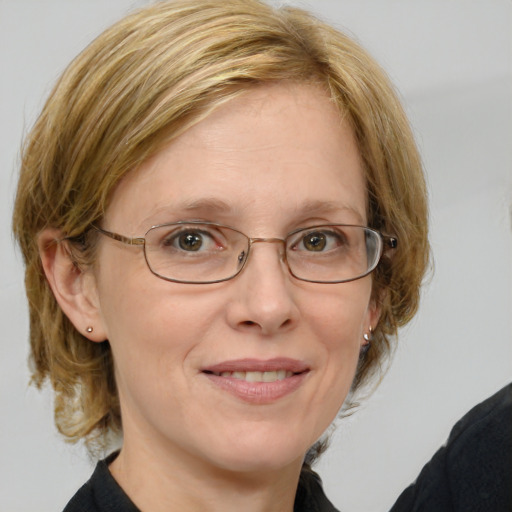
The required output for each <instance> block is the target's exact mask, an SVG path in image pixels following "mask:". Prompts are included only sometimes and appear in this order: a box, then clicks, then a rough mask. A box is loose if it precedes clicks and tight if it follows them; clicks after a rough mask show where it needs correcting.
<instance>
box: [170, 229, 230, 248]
mask: <svg viewBox="0 0 512 512" xmlns="http://www.w3.org/2000/svg"><path fill="white" fill-rule="evenodd" d="M220 238H221V236H220V233H218V236H217V237H216V236H215V233H214V232H213V230H211V229H208V228H207V227H204V228H203V227H201V229H198V228H196V227H194V228H185V229H181V230H179V231H176V230H174V231H172V232H170V233H167V234H166V235H165V236H164V237H162V241H161V245H162V247H168V248H170V249H174V250H177V251H185V252H195V253H198V252H211V251H215V250H219V249H222V248H223V244H222V242H221V241H220Z"/></svg>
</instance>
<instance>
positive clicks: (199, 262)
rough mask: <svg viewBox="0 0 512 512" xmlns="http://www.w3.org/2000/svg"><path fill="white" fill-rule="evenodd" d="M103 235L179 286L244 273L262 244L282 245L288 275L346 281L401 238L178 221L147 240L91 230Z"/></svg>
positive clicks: (341, 229)
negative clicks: (254, 233) (273, 233)
mask: <svg viewBox="0 0 512 512" xmlns="http://www.w3.org/2000/svg"><path fill="white" fill-rule="evenodd" d="M93 227H94V229H96V230H97V231H98V232H99V233H101V234H102V235H105V236H108V237H110V238H112V239H114V240H117V241H118V242H122V243H124V244H128V245H140V246H142V247H143V249H144V257H145V258H146V263H147V265H148V267H149V270H151V272H152V273H153V274H155V275H156V276H157V277H160V278H161V279H165V280H166V281H172V282H176V283H188V284H210V283H220V282H222V281H228V280H229V279H233V278H234V277H236V276H237V275H238V274H240V272H242V270H243V269H244V267H245V265H246V264H247V261H248V259H249V254H250V252H251V247H252V246H253V245H254V244H256V243H260V242H266V243H278V244H282V245H283V247H284V253H283V260H284V262H285V263H286V265H287V267H288V270H289V271H290V274H291V275H292V276H293V277H295V278H296V279H300V280H301V281H308V282H311V283H346V282H348V281H354V280H356V279H360V278H362V277H364V276H367V275H368V274H370V272H372V271H373V270H374V269H375V268H376V267H377V265H378V264H379V261H380V259H381V257H382V254H383V252H384V249H385V247H386V248H389V249H395V248H396V246H397V243H398V242H397V239H396V238H394V237H391V236H384V235H382V234H381V233H379V232H378V231H376V230H374V229H371V228H367V227H364V226H351V225H345V224H325V225H321V226H312V227H308V228H301V229H297V230H295V231H292V232H291V233H289V234H288V235H287V236H286V237H285V238H250V237H248V236H247V235H245V234H244V233H242V232H241V231H238V230H236V229H234V228H232V227H229V226H224V225H222V224H216V223H206V222H174V223H171V224H160V225H158V226H153V227H151V228H150V229H149V230H148V231H147V232H146V234H145V235H144V238H129V237H126V236H123V235H119V234H118V233H113V232H111V231H107V230H105V229H102V228H100V227H98V226H93Z"/></svg>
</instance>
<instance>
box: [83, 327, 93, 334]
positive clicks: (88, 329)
mask: <svg viewBox="0 0 512 512" xmlns="http://www.w3.org/2000/svg"><path fill="white" fill-rule="evenodd" d="M85 330H86V331H87V332H88V333H91V332H92V331H93V330H94V329H93V328H92V327H91V326H89V327H87V329H85Z"/></svg>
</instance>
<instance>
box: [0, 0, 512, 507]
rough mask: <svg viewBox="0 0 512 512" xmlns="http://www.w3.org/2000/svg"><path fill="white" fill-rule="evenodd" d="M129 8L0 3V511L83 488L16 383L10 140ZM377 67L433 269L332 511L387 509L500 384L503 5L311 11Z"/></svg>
mask: <svg viewBox="0 0 512 512" xmlns="http://www.w3.org/2000/svg"><path fill="white" fill-rule="evenodd" d="M144 3H145V2H144V1H138V2H135V1H133V0H109V1H108V2H107V1H104V0H74V1H68V0H44V1H41V0H0V70H1V72H0V76H1V78H0V219H1V221H0V240H1V242H2V243H1V244H0V261H1V265H0V340H1V343H0V511H5V512H29V511H30V512H33V511H35V510H37V511H39V512H56V511H58V510H61V509H62V508H63V506H64V505H65V503H66V502H67V500H68V499H69V497H70V496H71V495H72V494H73V493H74V492H75V490H76V489H77V488H78V487H79V486H80V485H81V484H82V483H83V482H85V480H86V479H87V478H88V477H89V475H90V473H91V471H92V467H93V466H92V463H91V461H90V460H89V459H88V456H87V454H86V453H85V452H84V450H83V449H82V448H81V447H70V446H67V445H66V444H65V443H64V442H63V441H61V439H60V438H59V436H58V434H57V433H56V430H55V428H54V426H53V420H52V399H51V394H50V393H49V391H48V390H46V392H43V393H39V392H37V391H36V390H35V389H33V388H31V387H29V386H28V378H29V373H28V370H27V365H26V359H27V353H28V342H27V338H28V327H27V325H28V321H27V308H26V304H25V296H24V289H23V270H22V265H21V258H20V256H19V253H18V252H17V250H16V249H15V248H14V246H13V243H12V236H11V234H10V216H11V208H12V201H13V194H14V189H15V183H16V172H17V171H16V168H17V163H18V155H19V147H20V143H21V139H22V135H23V134H24V133H25V132H26V131H27V130H28V128H29V127H30V126H31V125H32V124H33V122H34V120H35V116H36V115H37V112H38V111H39V109H40V108H41V106H42V104H43V100H44V98H45V97H46V95H47V94H48V93H49V91H50V88H51V86H52V84H53V83H54V81H55V80H56V78H57V76H58V75H59V73H60V72H61V71H62V69H63V68H64V66H65V65H66V64H67V63H68V62H69V61H70V60H71V58H72V57H74V56H75V55H76V54H77V53H78V52H79V51H80V50H81V49H82V48H83V47H84V46H85V45H86V44H87V43H88V42H89V41H90V40H91V39H92V38H93V37H94V36H96V35H97V34H99V33H100V31H102V30H103V29H104V28H106V27H107V26H108V25H110V24H111V23H112V22H114V21H115V20H117V19H118V18H119V17H121V16H122V15H123V14H125V13H126V12H127V11H129V10H130V9H132V8H133V7H136V6H141V5H143V4H144ZM290 3H294V4H298V5H301V6H305V7H308V8H310V9H312V10H314V11H316V12H317V13H318V14H319V15H320V16H321V17H323V18H324V19H327V20H329V21H330V22H332V23H333V24H335V25H336V26H338V27H339V28H342V29H345V30H347V31H348V32H350V33H351V34H353V35H355V36H356V38H357V39H358V40H359V41H360V42H361V43H362V44H363V45H364V46H365V47H366V48H367V49H369V50H370V52H371V53H373V55H374V56H375V57H376V58H377V59H378V60H379V61H380V62H381V63H382V64H383V66H384V67H385V68H386V69H387V71H388V72H389V74H390V75H391V77H392V79H393V80H394V82H395V84H396V85H397V87H398V88H399V90H400V92H401V94H402V96H403V99H404V102H405V105H406V109H407V111H408V113H409V115H410V118H411V121H412V124H413V126H414V129H415V132H416V135H417V139H418V142H419V145H420V147H421V149H422V153H423V157H424V161H425V166H426V170H427V174H428V181H429V188H430V194H431V222H432V225H431V231H432V245H433V255H434V260H435V271H434V274H433V277H432V278H431V280H430V282H429V283H428V284H427V285H426V286H425V289H424V297H423V304H422V307H421V312H420V313H419V315H418V316H417V318H416V319H415V321H413V323H412V324H411V325H410V326H408V327H407V328H406V329H404V330H403V331H402V332H401V333H400V336H399V343H398V349H397V352H396V356H395V360H394V362H393V365H392V367H391V369H390V371H389V373H388V374H387V376H386V377H385V379H384V381H383V382H382V384H381V386H380V387H379V389H378V390H377V392H376V393H375V394H374V395H373V396H372V397H371V398H370V400H369V401H368V402H366V403H365V405H364V406H363V407H362V409H361V410H360V411H359V412H358V413H357V414H356V415H354V416H352V417H351V418H349V419H348V420H344V421H342V422H341V423H340V424H339V425H338V428H337V430H336V433H335V434H334V437H333V443H332V446H331V448H330V451H329V452H327V454H326V455H325V456H324V458H323V459H322V461H321V462H320V464H319V467H318V469H319V471H320V473H321V475H322V477H323V479H324V482H325V486H326V488H327V492H328V495H329V496H330V498H331V500H332V501H333V502H334V503H335V504H336V505H337V506H338V507H339V508H341V509H342V510H344V511H351V512H372V511H376V512H378V511H385V510H388V508H389V506H390V505H391V504H392V503H393V502H394V500H395V499H396V497H397V495H398V494H399V493H400V491H401V490H402V489H403V488H404V487H405V486H406V485H408V484H409V483H410V482H411V481H412V480H413V479H414V478H415V476H416V475H417V474H418V472H419V470H420V468H421V467H422V465H423V464H424V463H425V462H426V461H427V460H428V459H429V458H430V456H431V455H432V454H433V452H434V451H435V449H437V447H439V446H440V445H441V444H442V443H443V442H444V440H445V439H446V437H447V435H448V433H449V431H450V428H451V426H452V425H453V423H454V422H455V421H456V420H457V419H458V418H459V417H460V416H461V415H462V414H464V413H465V412H466V411H467V410H468V409H469V408H470V407H471V406H472V405H474V404H476V403H477V402H479V401H481V400H482V399H484V398H485V397H487V396H489V395H491V394H492V393H494V392H495V391H497V390H498V389H499V388H501V387H502V386H503V385H505V384H506V383H507V382H509V381H510V380H512V230H511V220H510V219H511V215H510V211H511V210H510V204H511V203H512V43H511V33H512V1H510V0H472V1H467V0H450V1H449V2H448V1H446V0H419V1H416V2H411V1H409V0H309V1H302V2H298V1H295V2H290Z"/></svg>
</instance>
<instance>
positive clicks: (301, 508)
mask: <svg viewBox="0 0 512 512" xmlns="http://www.w3.org/2000/svg"><path fill="white" fill-rule="evenodd" d="M293 510H294V512H339V511H338V510H337V509H336V508H335V507H334V505H333V504H332V503H331V502H330V501H329V499H328V498H327V496H326V495H325V493H324V489H323V487H322V480H321V479H320V476H319V475H318V474H317V473H315V472H314V471H313V470H312V469H310V468H309V467H307V466H305V467H303V468H302V471H301V474H300V479H299V486H298V489H297V494H296V496H295V505H294V509H293Z"/></svg>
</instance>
